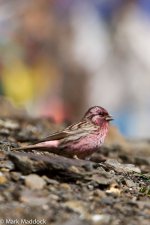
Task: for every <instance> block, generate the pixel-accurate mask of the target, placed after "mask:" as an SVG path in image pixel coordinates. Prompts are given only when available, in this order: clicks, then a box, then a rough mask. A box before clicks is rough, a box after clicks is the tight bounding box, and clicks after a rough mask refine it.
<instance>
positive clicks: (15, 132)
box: [0, 116, 150, 225]
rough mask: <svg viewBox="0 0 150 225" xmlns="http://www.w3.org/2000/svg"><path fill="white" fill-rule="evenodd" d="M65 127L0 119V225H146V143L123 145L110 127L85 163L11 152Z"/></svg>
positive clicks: (149, 198)
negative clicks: (103, 139)
mask: <svg viewBox="0 0 150 225" xmlns="http://www.w3.org/2000/svg"><path fill="white" fill-rule="evenodd" d="M64 126H65V124H62V125H61V126H58V125H55V124H54V123H53V122H52V121H51V120H48V119H31V118H29V117H25V116H24V117H23V118H21V117H18V118H14V117H1V118H0V161H1V163H0V224H51V225H83V224H84V225H89V224H92V225H94V224H96V225H97V224H113V225H117V224H118V225H119V224H122V225H124V224H128V225H130V224H132V225H139V224H142V225H148V224H149V223H150V172H149V171H150V141H149V140H125V139H124V137H122V136H121V135H120V134H119V132H118V131H117V129H116V128H113V127H112V128H111V132H110V134H109V137H108V139H107V141H106V143H105V145H104V146H103V147H102V148H101V149H99V150H98V151H97V152H96V153H95V154H93V155H92V156H91V157H90V158H89V159H87V160H78V159H69V158H65V157H61V156H57V155H54V154H50V153H48V152H46V153H39V152H36V151H32V152H29V153H26V152H15V151H13V148H14V147H17V146H23V145H26V144H30V143H32V142H33V141H36V140H38V139H40V138H42V137H44V136H47V135H48V134H50V133H52V132H54V131H57V130H60V129H61V128H62V127H64Z"/></svg>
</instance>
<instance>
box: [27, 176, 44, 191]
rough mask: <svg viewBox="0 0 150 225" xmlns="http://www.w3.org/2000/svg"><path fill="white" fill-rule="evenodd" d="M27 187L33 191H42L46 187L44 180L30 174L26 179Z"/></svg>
mask: <svg viewBox="0 0 150 225" xmlns="http://www.w3.org/2000/svg"><path fill="white" fill-rule="evenodd" d="M25 185H26V186H27V187H29V188H31V189H37V190H41V189H43V187H44V186H45V185H46V182H45V180H44V179H43V178H41V177H40V176H38V175H36V174H30V175H28V176H26V177H25Z"/></svg>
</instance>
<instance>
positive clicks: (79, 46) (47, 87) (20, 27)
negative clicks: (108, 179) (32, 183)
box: [0, 0, 150, 138]
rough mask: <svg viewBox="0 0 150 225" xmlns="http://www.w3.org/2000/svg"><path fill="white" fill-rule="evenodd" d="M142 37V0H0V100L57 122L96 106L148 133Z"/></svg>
mask: <svg viewBox="0 0 150 225" xmlns="http://www.w3.org/2000/svg"><path fill="white" fill-rule="evenodd" d="M149 40H150V1H147V0H92V1H91V0H82V1H81V0H36V1H35V0H26V1H19V0H0V95H1V104H6V105H7V104H12V105H13V106H15V107H17V108H18V110H24V109H25V110H26V112H27V113H28V114H29V115H31V116H36V117H37V116H48V117H51V118H53V119H54V120H55V121H56V122H57V123H61V122H63V121H64V120H77V119H79V118H80V117H82V116H83V114H84V112H85V111H86V110H87V108H88V107H91V106H94V105H100V106H103V107H105V108H106V109H107V110H108V111H109V112H110V113H111V114H112V115H113V116H114V118H115V121H114V124H115V125H116V126H117V127H119V129H120V131H121V132H122V134H124V135H125V136H126V137H134V138H135V137H138V138H139V137H140V138H147V137H149V136H150V135H149V131H150V116H149V115H150V41H149ZM4 99H7V100H6V102H7V101H8V102H7V103H4ZM10 102H11V103H10ZM1 113H2V112H0V114H1Z"/></svg>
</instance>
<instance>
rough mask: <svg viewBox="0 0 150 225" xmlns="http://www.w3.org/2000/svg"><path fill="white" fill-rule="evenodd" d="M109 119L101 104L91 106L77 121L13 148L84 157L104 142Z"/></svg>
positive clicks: (110, 118)
mask: <svg viewBox="0 0 150 225" xmlns="http://www.w3.org/2000/svg"><path fill="white" fill-rule="evenodd" d="M111 120H113V118H112V116H110V115H109V113H108V112H107V110H106V109H104V108H103V107H101V106H93V107H91V108H89V109H88V110H87V112H86V113H85V115H84V117H83V118H82V119H81V120H80V121H79V122H77V123H74V124H72V125H70V126H68V127H66V128H64V129H63V130H62V131H59V132H56V133H53V134H51V135H50V136H48V137H46V138H43V139H41V140H39V141H38V142H36V143H34V144H32V145H28V146H24V147H19V148H15V149H13V150H16V151H20V150H23V151H32V150H37V151H47V152H50V153H54V154H57V155H61V156H64V157H68V158H78V159H85V158H87V157H89V156H90V155H91V154H93V153H94V152H95V151H97V149H99V147H100V146H101V145H102V144H103V143H104V140H105V137H106V135H107V133H108V129H109V122H110V121H111Z"/></svg>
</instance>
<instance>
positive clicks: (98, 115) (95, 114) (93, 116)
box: [84, 106, 113, 126]
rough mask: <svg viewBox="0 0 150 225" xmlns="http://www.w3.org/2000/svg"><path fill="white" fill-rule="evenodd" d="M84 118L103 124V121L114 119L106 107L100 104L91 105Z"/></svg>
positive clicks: (96, 123)
mask: <svg viewBox="0 0 150 225" xmlns="http://www.w3.org/2000/svg"><path fill="white" fill-rule="evenodd" d="M84 118H87V119H89V120H90V121H91V122H92V123H94V124H95V125H98V126H100V125H102V123H104V122H105V123H107V124H108V122H109V121H111V120H113V118H112V116H110V115H109V113H108V112H107V110H106V109H104V108H102V107H100V106H94V107H91V108H90V109H89V110H88V111H87V112H86V113H85V115H84Z"/></svg>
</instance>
